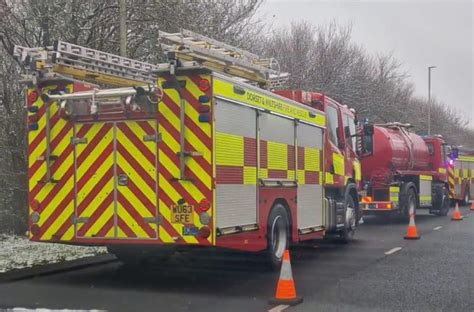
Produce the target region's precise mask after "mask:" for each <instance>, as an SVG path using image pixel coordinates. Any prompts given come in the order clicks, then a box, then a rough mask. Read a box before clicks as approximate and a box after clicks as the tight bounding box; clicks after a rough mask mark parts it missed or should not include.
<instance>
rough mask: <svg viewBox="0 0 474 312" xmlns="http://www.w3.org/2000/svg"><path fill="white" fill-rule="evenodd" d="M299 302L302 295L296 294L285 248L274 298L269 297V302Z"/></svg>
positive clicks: (301, 299)
mask: <svg viewBox="0 0 474 312" xmlns="http://www.w3.org/2000/svg"><path fill="white" fill-rule="evenodd" d="M301 302H303V297H298V296H296V289H295V282H294V281H293V272H292V271H291V263H290V252H289V251H288V249H287V250H285V253H284V254H283V262H282V263H281V272H280V278H279V279H278V284H277V289H276V292H275V298H271V299H270V303H271V304H289V305H297V304H298V303H301Z"/></svg>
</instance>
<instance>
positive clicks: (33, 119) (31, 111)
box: [26, 90, 39, 131]
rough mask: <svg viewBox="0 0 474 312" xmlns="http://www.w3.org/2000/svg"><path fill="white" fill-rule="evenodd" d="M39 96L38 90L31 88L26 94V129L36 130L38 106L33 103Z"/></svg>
mask: <svg viewBox="0 0 474 312" xmlns="http://www.w3.org/2000/svg"><path fill="white" fill-rule="evenodd" d="M38 98H39V92H38V91H37V90H33V91H31V92H29V93H28V94H27V96H26V103H27V107H28V108H27V110H28V131H36V130H38V128H39V126H38V120H39V118H38V111H39V109H38V106H35V105H33V104H34V103H35V102H36V101H37V100H38Z"/></svg>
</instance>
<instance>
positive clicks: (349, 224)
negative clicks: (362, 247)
mask: <svg viewBox="0 0 474 312" xmlns="http://www.w3.org/2000/svg"><path fill="white" fill-rule="evenodd" d="M344 208H345V216H346V220H345V223H344V228H343V229H342V231H341V232H340V233H339V241H340V242H341V243H344V244H347V243H349V242H351V241H352V240H353V239H354V234H355V231H356V229H357V210H356V205H355V202H354V198H352V196H351V195H350V194H346V198H345V200H344Z"/></svg>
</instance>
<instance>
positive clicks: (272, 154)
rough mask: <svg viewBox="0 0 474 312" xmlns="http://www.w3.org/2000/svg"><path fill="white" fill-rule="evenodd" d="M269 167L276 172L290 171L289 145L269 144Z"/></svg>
mask: <svg viewBox="0 0 474 312" xmlns="http://www.w3.org/2000/svg"><path fill="white" fill-rule="evenodd" d="M267 167H268V169H275V170H288V145H286V144H284V143H277V142H267Z"/></svg>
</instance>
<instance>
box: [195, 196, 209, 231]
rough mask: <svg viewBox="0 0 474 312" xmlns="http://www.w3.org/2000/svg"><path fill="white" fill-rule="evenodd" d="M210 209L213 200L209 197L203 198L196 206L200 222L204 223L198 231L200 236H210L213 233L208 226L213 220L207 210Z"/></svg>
mask: <svg viewBox="0 0 474 312" xmlns="http://www.w3.org/2000/svg"><path fill="white" fill-rule="evenodd" d="M209 209H211V202H210V201H209V200H208V199H207V198H204V199H202V200H201V201H200V202H199V204H198V205H197V208H196V211H197V213H198V215H199V222H200V223H201V224H202V225H203V227H201V228H200V229H199V231H198V236H199V237H201V238H208V237H209V236H210V235H211V229H210V228H209V226H208V225H209V223H210V222H211V216H210V215H209V213H208V212H207V211H208V210H209Z"/></svg>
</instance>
